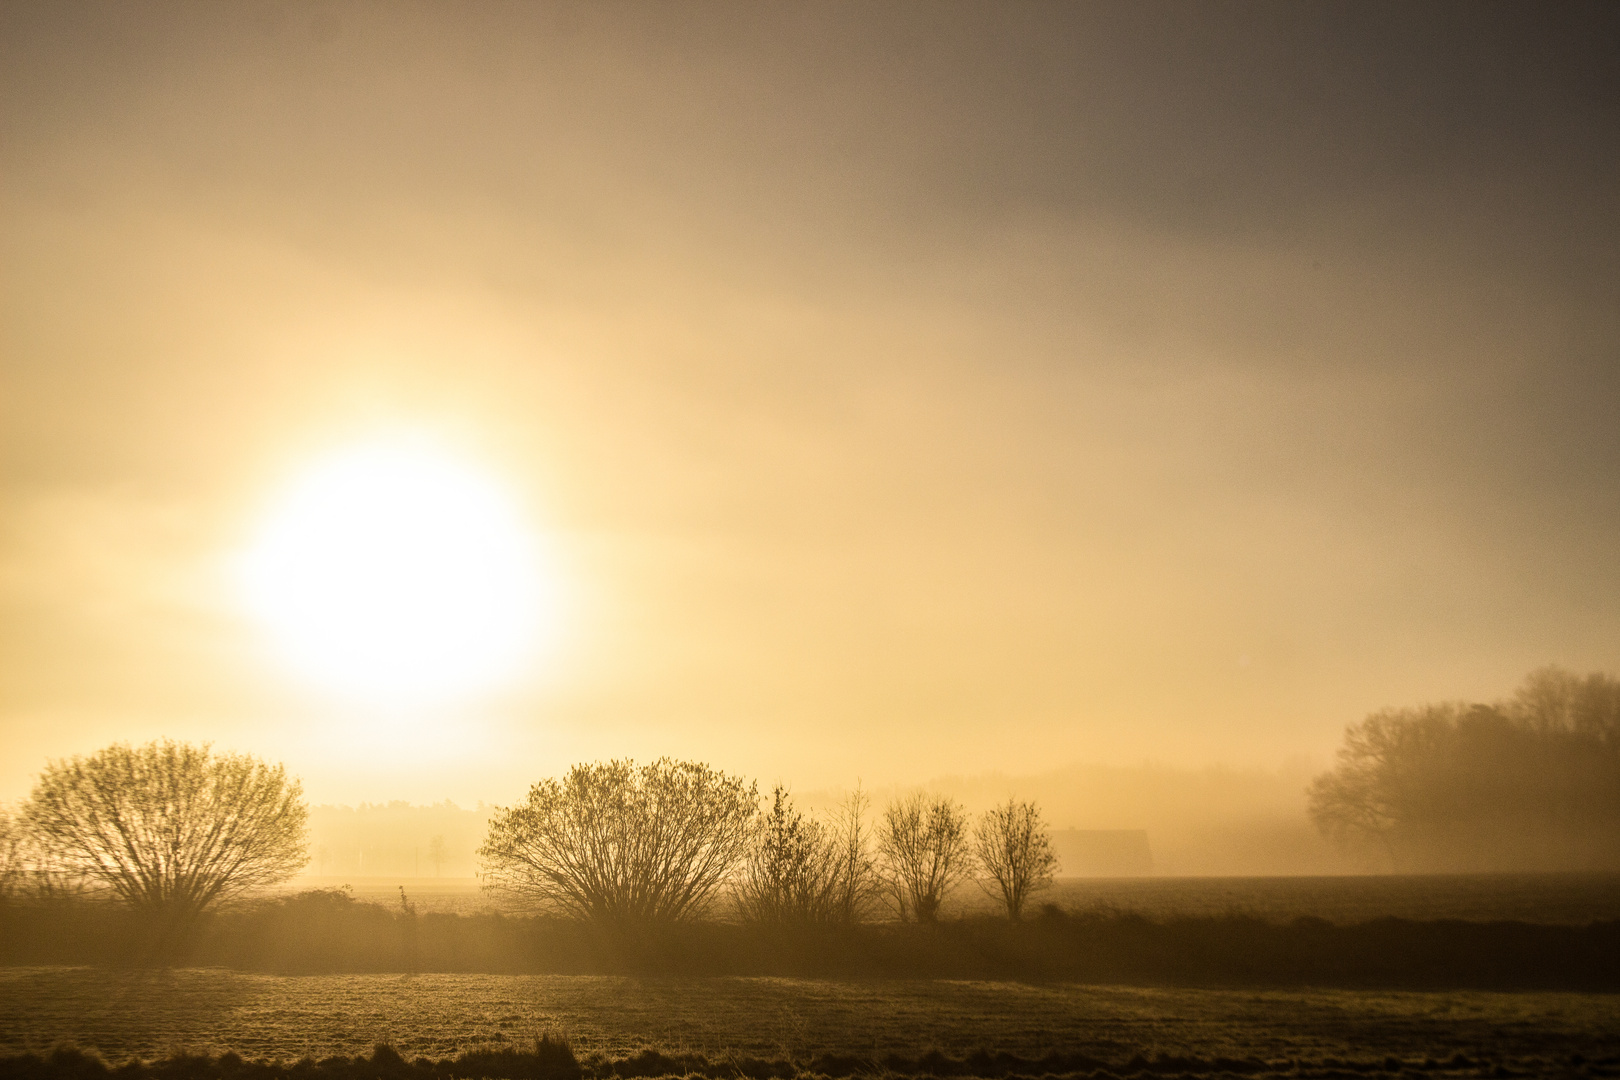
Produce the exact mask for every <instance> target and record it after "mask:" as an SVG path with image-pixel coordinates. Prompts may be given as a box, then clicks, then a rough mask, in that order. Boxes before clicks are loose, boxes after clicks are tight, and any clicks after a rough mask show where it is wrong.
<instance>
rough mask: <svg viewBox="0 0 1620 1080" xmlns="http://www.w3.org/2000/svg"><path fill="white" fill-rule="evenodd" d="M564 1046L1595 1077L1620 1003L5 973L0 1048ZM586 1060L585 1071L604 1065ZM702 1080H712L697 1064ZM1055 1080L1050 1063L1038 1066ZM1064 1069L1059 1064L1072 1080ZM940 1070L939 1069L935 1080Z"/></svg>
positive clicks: (294, 1050)
mask: <svg viewBox="0 0 1620 1080" xmlns="http://www.w3.org/2000/svg"><path fill="white" fill-rule="evenodd" d="M548 1032H549V1033H562V1034H565V1035H567V1036H568V1038H569V1039H570V1041H571V1043H572V1047H573V1050H574V1052H575V1053H577V1054H578V1056H579V1060H580V1061H581V1062H582V1063H584V1064H587V1065H593V1063H594V1065H600V1064H601V1063H602V1062H603V1061H612V1060H617V1059H624V1058H633V1057H635V1056H636V1055H638V1054H640V1053H641V1052H642V1051H643V1050H645V1049H647V1048H649V1047H651V1048H656V1049H658V1050H660V1051H661V1052H662V1053H664V1054H666V1055H671V1056H680V1055H697V1056H701V1057H702V1058H704V1059H706V1060H708V1061H710V1062H712V1063H715V1064H716V1066H725V1064H726V1063H727V1062H737V1061H742V1060H763V1061H783V1062H788V1063H790V1064H791V1065H793V1066H794V1067H795V1068H802V1069H805V1070H808V1069H810V1067H811V1066H812V1064H813V1063H815V1062H817V1061H821V1062H822V1065H821V1066H819V1068H820V1069H821V1070H822V1071H825V1069H826V1068H827V1067H829V1066H827V1065H826V1059H830V1058H832V1057H844V1058H850V1059H859V1060H863V1061H867V1062H872V1063H879V1064H881V1063H883V1062H884V1061H886V1060H887V1059H889V1058H890V1057H891V1055H892V1056H897V1057H899V1058H904V1059H912V1060H915V1059H920V1058H922V1057H923V1056H924V1055H927V1054H929V1053H930V1052H938V1053H939V1054H941V1055H944V1056H945V1057H947V1058H950V1059H953V1060H958V1061H960V1060H966V1059H969V1058H971V1057H972V1056H973V1055H974V1054H975V1053H976V1052H977V1051H979V1050H980V1049H988V1050H989V1051H991V1052H992V1053H994V1054H1009V1055H1014V1056H1016V1057H1017V1058H1019V1059H1022V1060H1023V1061H1025V1062H1034V1061H1037V1060H1041V1059H1046V1058H1048V1057H1049V1056H1050V1055H1054V1054H1055V1055H1060V1056H1071V1057H1072V1056H1076V1055H1079V1056H1084V1057H1086V1058H1088V1059H1093V1060H1096V1061H1099V1062H1107V1063H1110V1065H1109V1067H1110V1068H1114V1069H1117V1068H1120V1067H1122V1066H1123V1065H1124V1064H1125V1063H1127V1062H1129V1061H1131V1060H1132V1059H1134V1058H1137V1057H1141V1058H1143V1059H1145V1060H1150V1061H1151V1060H1156V1059H1158V1058H1160V1057H1161V1056H1163V1057H1172V1058H1185V1059H1197V1060H1200V1061H1215V1060H1217V1059H1223V1058H1224V1059H1230V1060H1258V1061H1265V1062H1278V1061H1303V1062H1317V1063H1323V1062H1328V1061H1335V1060H1337V1061H1357V1062H1362V1063H1368V1062H1373V1063H1379V1062H1382V1061H1384V1059H1385V1058H1394V1059H1398V1060H1400V1061H1403V1062H1423V1061H1425V1060H1433V1061H1436V1062H1446V1061H1450V1060H1452V1059H1453V1058H1455V1057H1456V1056H1457V1055H1459V1054H1461V1055H1463V1056H1464V1057H1466V1058H1468V1059H1470V1060H1474V1061H1481V1060H1489V1061H1493V1062H1506V1061H1526V1062H1528V1061H1532V1060H1534V1061H1539V1062H1542V1063H1543V1064H1552V1063H1555V1062H1565V1061H1567V1060H1568V1059H1570V1058H1571V1056H1572V1055H1578V1056H1580V1057H1582V1058H1583V1059H1584V1060H1585V1061H1587V1062H1600V1061H1603V1060H1606V1059H1608V1058H1611V1057H1615V1056H1616V1055H1620V998H1617V997H1616V996H1614V995H1609V994H1575V993H1498V992H1482V991H1450V992H1412V991H1400V992H1369V991H1347V990H1217V989H1196V988H1169V987H1158V988H1139V987H1118V986H1114V987H1109V986H1080V985H1074V984H1048V985H1031V984H1027V983H1007V982H991V981H977V980H971V981H970V980H937V979H906V980H894V979H883V980H821V979H777V978H684V977H659V978H641V977H630V976H503V975H414V976H411V975H406V976H401V975H320V976H275V975H253V974H243V973H237V972H228V971H220V970H171V971H155V972H151V971H126V972H116V971H106V970H99V969H91V968H0V1054H21V1053H27V1052H34V1053H45V1052H47V1051H49V1050H50V1048H51V1047H52V1046H54V1045H57V1044H59V1043H62V1042H69V1041H71V1042H74V1043H76V1044H77V1045H79V1046H81V1047H84V1048H86V1049H94V1050H96V1051H97V1052H99V1053H100V1054H102V1055H104V1056H105V1058H106V1059H107V1060H109V1061H114V1062H123V1061H126V1060H128V1059H130V1058H141V1059H146V1060H158V1059H163V1058H167V1057H169V1056H171V1055H172V1054H175V1053H176V1052H183V1053H185V1054H190V1055H204V1054H206V1055H213V1056H218V1055H220V1054H223V1053H226V1052H232V1051H234V1052H235V1053H237V1054H240V1055H241V1056H242V1057H243V1058H246V1059H249V1060H253V1059H259V1060H267V1059H276V1060H281V1061H283V1062H293V1061H297V1060H299V1059H302V1058H309V1059H312V1060H316V1061H319V1060H322V1059H325V1058H328V1057H334V1056H340V1055H341V1056H345V1057H349V1058H354V1057H369V1056H370V1055H371V1054H372V1051H373V1048H374V1047H375V1046H376V1045H377V1044H387V1045H390V1046H392V1047H394V1048H395V1049H396V1050H397V1051H398V1053H399V1054H400V1055H401V1056H402V1057H404V1058H405V1059H407V1060H413V1061H414V1060H415V1059H416V1058H419V1057H424V1058H428V1059H431V1060H443V1059H446V1058H454V1057H456V1056H458V1055H461V1054H465V1053H468V1052H470V1051H483V1050H495V1049H503V1048H504V1049H518V1050H522V1049H527V1048H529V1047H532V1046H533V1041H534V1040H535V1039H536V1038H538V1037H540V1036H541V1035H543V1034H546V1033H548ZM594 1065H593V1067H594ZM699 1071H701V1070H699ZM1042 1071H1045V1070H1042ZM1059 1071H1062V1070H1059ZM936 1075H945V1074H944V1073H940V1072H938V1071H937V1070H936Z"/></svg>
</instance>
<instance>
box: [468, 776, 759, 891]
mask: <svg viewBox="0 0 1620 1080" xmlns="http://www.w3.org/2000/svg"><path fill="white" fill-rule="evenodd" d="M758 803H759V794H758V790H757V789H756V788H755V786H754V785H753V784H748V785H746V786H745V785H744V783H743V781H742V780H741V779H738V778H737V777H733V776H727V775H726V774H725V773H722V772H719V771H717V770H715V769H712V768H710V767H709V766H708V765H704V764H701V763H699V762H692V761H672V760H670V759H669V758H662V759H660V760H658V761H655V762H653V763H652V764H651V765H646V766H642V767H640V768H637V767H636V765H635V764H634V763H633V762H630V761H610V762H607V763H606V764H593V765H575V766H574V767H573V768H572V769H571V770H569V772H568V775H567V776H566V777H564V778H563V779H562V780H561V781H560V782H559V781H557V780H555V779H548V780H542V781H540V782H539V783H537V784H535V785H534V786H533V787H532V788H530V789H529V798H528V801H527V802H526V803H524V804H522V805H520V806H514V807H512V808H510V809H498V810H496V811H495V814H494V816H493V817H491V818H490V823H489V833H488V836H487V837H486V839H485V841H484V845H483V846H482V847H481V848H479V849H478V854H479V857H480V859H481V860H482V862H483V875H484V879H485V883H486V886H487V887H489V888H491V889H494V890H497V891H501V892H505V893H507V894H509V895H512V896H515V897H518V898H520V899H523V900H526V901H529V902H531V903H533V904H534V905H535V906H537V907H538V908H540V909H541V910H546V911H551V912H554V913H557V914H563V915H570V916H574V917H577V918H583V919H591V920H594V921H599V922H612V923H634V922H671V921H677V920H683V919H690V918H695V917H697V916H700V915H702V914H704V913H705V912H706V911H707V910H708V907H709V905H710V903H711V901H712V900H713V899H714V896H715V894H716V893H717V892H718V891H719V889H720V887H721V886H722V885H723V884H724V883H725V882H726V880H727V879H728V878H729V876H730V875H731V873H732V871H733V870H734V869H735V868H736V866H737V864H738V862H739V861H740V860H741V858H742V857H743V855H744V854H745V853H746V851H747V850H748V845H749V843H750V841H751V839H752V838H753V835H754V832H753V830H754V818H755V812H756V809H757V807H758Z"/></svg>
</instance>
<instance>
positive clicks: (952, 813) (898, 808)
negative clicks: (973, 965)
mask: <svg viewBox="0 0 1620 1080" xmlns="http://www.w3.org/2000/svg"><path fill="white" fill-rule="evenodd" d="M878 856H879V859H880V862H881V867H882V873H883V877H884V879H885V884H886V885H887V886H888V889H889V892H890V894H891V896H892V898H893V900H894V903H895V907H896V908H897V910H898V913H899V916H900V918H901V919H902V920H907V919H912V920H915V921H917V922H922V923H931V922H937V921H939V909H940V905H941V904H942V903H943V902H944V900H945V896H946V894H947V893H949V892H950V890H951V887H952V886H954V885H955V884H957V883H958V882H959V881H961V880H962V878H963V877H964V876H965V875H966V874H967V872H968V870H969V862H970V860H971V858H972V855H971V852H970V851H969V848H968V822H967V811H965V810H963V809H962V807H961V805H960V804H958V803H957V802H955V801H954V800H952V799H948V798H945V797H944V796H940V797H938V798H930V797H928V796H927V795H924V794H923V793H922V792H917V793H916V794H913V795H910V796H907V797H905V798H902V799H897V800H895V801H894V802H892V803H890V804H889V805H888V807H887V808H885V809H884V811H883V825H882V827H881V829H880V831H879V833H878Z"/></svg>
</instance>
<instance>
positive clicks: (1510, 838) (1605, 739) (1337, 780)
mask: <svg viewBox="0 0 1620 1080" xmlns="http://www.w3.org/2000/svg"><path fill="white" fill-rule="evenodd" d="M1309 812H1310V816H1311V818H1312V820H1313V821H1314V822H1315V823H1316V825H1317V827H1318V828H1319V829H1320V830H1321V831H1322V832H1323V833H1324V834H1326V835H1327V836H1329V837H1331V838H1333V839H1335V840H1337V841H1339V842H1341V843H1343V844H1345V845H1346V846H1348V847H1352V848H1360V849H1362V850H1365V851H1368V852H1371V853H1373V854H1375V855H1377V856H1379V857H1381V858H1382V859H1383V860H1385V862H1386V865H1388V866H1389V867H1390V868H1391V869H1394V870H1396V871H1402V872H1416V871H1470V870H1615V869H1620V679H1615V678H1612V677H1610V676H1607V675H1601V674H1594V675H1588V676H1585V677H1581V676H1577V675H1574V674H1572V673H1570V672H1568V671H1564V670H1562V669H1560V668H1556V667H1548V668H1542V669H1540V670H1538V671H1535V672H1532V673H1531V674H1530V676H1529V677H1527V678H1526V679H1525V681H1524V683H1523V684H1522V685H1521V686H1520V687H1519V689H1518V691H1517V692H1516V693H1515V694H1514V695H1513V696H1512V697H1511V698H1508V699H1507V700H1505V701H1499V702H1496V703H1495V704H1491V705H1480V704H1469V703H1465V702H1447V703H1443V704H1438V705H1420V706H1415V707H1409V708H1403V709H1384V710H1382V711H1380V712H1376V713H1373V714H1372V715H1371V716H1369V717H1367V718H1366V719H1365V720H1363V721H1362V722H1361V723H1359V724H1355V725H1353V726H1351V727H1350V728H1348V729H1346V731H1345V737H1344V745H1343V747H1342V748H1341V749H1340V750H1339V752H1338V760H1337V762H1336V764H1335V766H1334V768H1333V769H1332V771H1330V772H1327V773H1324V774H1323V775H1321V776H1319V777H1317V778H1316V780H1315V781H1313V782H1312V784H1311V786H1310V790H1309Z"/></svg>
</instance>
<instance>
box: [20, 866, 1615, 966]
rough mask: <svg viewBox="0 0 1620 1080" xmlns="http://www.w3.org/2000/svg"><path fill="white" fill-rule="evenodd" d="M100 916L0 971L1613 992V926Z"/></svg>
mask: <svg viewBox="0 0 1620 1080" xmlns="http://www.w3.org/2000/svg"><path fill="white" fill-rule="evenodd" d="M160 926H161V924H154V923H151V922H149V921H143V920H142V918H141V915H140V913H138V912H134V911H130V910H128V909H123V908H119V907H115V906H110V905H100V904H56V905H32V906H5V907H0V963H8V964H94V965H143V964H149V963H152V962H154V961H157V960H168V961H171V962H178V963H183V964H188V965H206V966H221V967H228V968H236V969H240V970H251V971H267V972H282V973H319V972H393V971H400V972H410V971H442V972H492V973H514V974H519V973H557V974H616V973H666V974H690V975H782V976H809V977H856V976H889V977H945V978H1012V979H1028V980H1062V981H1084V982H1104V983H1146V984H1153V983H1160V984H1176V983H1184V984H1212V985H1219V984H1225V985H1307V984H1309V985H1339V986H1388V987H1395V986H1403V987H1433V988H1439V987H1479V988H1491V987H1496V988H1536V987H1540V988H1565V989H1584V990H1614V989H1620V922H1601V923H1594V924H1591V925H1589V926H1586V927H1569V926H1544V925H1538V924H1530V923H1517V922H1494V923H1469V922H1460V921H1438V922H1415V921H1409V920H1403V919H1377V920H1373V921H1371V922H1366V923H1361V924H1358V925H1352V926H1340V925H1334V924H1330V923H1327V922H1325V921H1323V920H1319V919H1309V918H1305V919H1296V920H1294V921H1292V922H1288V923H1271V922H1266V921H1264V920H1261V919H1257V918H1253V917H1243V916H1216V917H1179V918H1167V919H1162V920H1154V919H1148V918H1145V917H1143V916H1141V915H1137V914H1132V913H1129V912H1119V911H1110V910H1097V911H1091V912H1082V913H1065V912H1062V911H1060V910H1057V909H1055V908H1047V909H1046V910H1045V911H1043V912H1042V914H1041V915H1039V916H1038V917H1036V918H1034V919H1031V920H1027V921H1025V922H1023V923H1010V922H1008V921H1006V920H1003V919H992V918H988V917H983V918H967V919H961V920H953V921H951V922H946V923H938V924H932V925H928V924H915V923H886V924H863V925H854V926H807V925H799V926H769V925H761V924H757V923H717V922H688V923H678V924H664V925H654V924H646V923H642V924H623V925H605V924H594V923H588V922H580V921H577V920H566V919H560V918H553V917H538V916H508V915H500V914H493V913H492V914H479V915H457V914H448V913H442V914H441V913H429V914H417V913H415V912H413V911H410V910H408V909H403V908H399V907H385V906H383V905H379V904H370V903H363V902H358V901H355V900H353V899H351V898H349V897H348V895H347V894H345V893H342V892H336V891H330V890H328V891H320V892H311V893H304V894H300V895H298V896H294V897H288V898H285V899H281V900H277V901H274V902H267V903H262V904H258V905H255V906H252V907H241V908H236V909H228V910H225V911H221V912H219V913H217V914H215V915H214V916H212V917H210V918H209V919H207V920H205V921H204V922H203V923H202V924H201V925H199V926H198V927H196V928H195V930H194V931H193V933H191V934H190V935H189V936H188V939H187V941H186V942H185V943H184V952H183V953H182V954H179V955H176V954H175V953H174V951H173V947H174V943H173V942H172V941H168V940H164V939H162V937H161V933H162V932H161V930H160V929H156V928H155V927H160Z"/></svg>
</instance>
